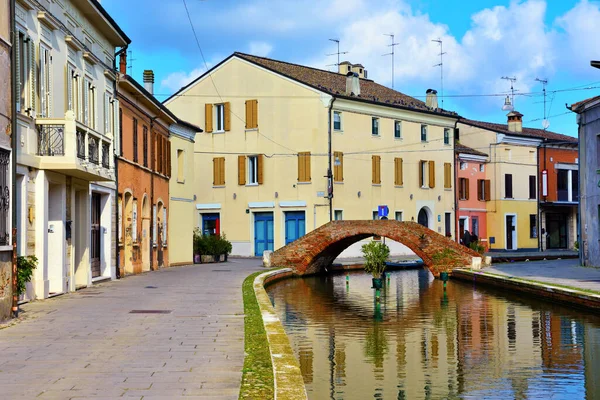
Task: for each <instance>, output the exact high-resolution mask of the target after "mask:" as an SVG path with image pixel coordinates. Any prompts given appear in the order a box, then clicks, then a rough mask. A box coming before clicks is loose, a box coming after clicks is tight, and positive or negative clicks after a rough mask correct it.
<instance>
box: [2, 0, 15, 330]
mask: <svg viewBox="0 0 600 400" xmlns="http://www.w3.org/2000/svg"><path fill="white" fill-rule="evenodd" d="M13 18H14V13H13V12H12V10H11V7H10V0H0V132H1V133H2V134H0V193H1V195H0V321H2V320H4V319H6V318H8V317H10V313H11V309H12V303H13V297H12V296H13V291H12V287H13V286H12V276H13V274H12V254H13V252H12V239H13V237H12V222H11V221H12V208H11V207H12V204H13V198H12V195H13V193H12V182H13V177H12V170H13V168H12V163H13V157H12V143H11V139H12V137H13V135H14V128H15V126H14V121H13V116H12V113H13V110H14V105H13V101H12V100H13V96H12V90H13V73H12V67H13V64H12V56H13V51H14V47H13V39H12V35H11V30H12V24H13V22H14V21H13Z"/></svg>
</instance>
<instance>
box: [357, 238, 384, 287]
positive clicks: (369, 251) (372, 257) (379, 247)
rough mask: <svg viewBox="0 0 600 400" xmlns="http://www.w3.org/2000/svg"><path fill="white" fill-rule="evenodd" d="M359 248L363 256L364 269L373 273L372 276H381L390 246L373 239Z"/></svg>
mask: <svg viewBox="0 0 600 400" xmlns="http://www.w3.org/2000/svg"><path fill="white" fill-rule="evenodd" d="M361 250H362V254H363V257H364V258H365V271H366V272H368V273H370V274H371V275H373V278H381V275H382V274H383V271H385V262H386V261H387V259H388V257H389V255H390V248H389V247H387V245H385V244H383V243H381V242H376V241H373V242H369V243H367V244H363V246H362V248H361Z"/></svg>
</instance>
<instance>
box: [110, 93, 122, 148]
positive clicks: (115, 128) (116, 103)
mask: <svg viewBox="0 0 600 400" xmlns="http://www.w3.org/2000/svg"><path fill="white" fill-rule="evenodd" d="M120 134H121V133H120V132H119V100H117V99H114V103H113V131H112V138H113V148H114V150H115V154H121V148H120V147H119V146H121V144H120V139H121V138H120V137H119V135H120Z"/></svg>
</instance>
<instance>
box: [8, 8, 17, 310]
mask: <svg viewBox="0 0 600 400" xmlns="http://www.w3.org/2000/svg"><path fill="white" fill-rule="evenodd" d="M9 8H10V10H9V15H10V21H11V22H10V33H11V35H10V36H11V46H10V61H11V62H10V64H11V65H10V68H11V77H12V81H11V85H10V86H11V88H10V93H11V107H10V114H11V122H10V133H11V135H10V141H11V160H12V164H11V179H12V182H11V187H12V188H11V190H12V194H11V197H12V198H11V203H12V210H11V211H12V212H11V217H12V218H11V219H12V223H11V226H12V295H13V301H12V313H13V317H15V318H17V317H18V316H19V296H18V295H17V207H16V204H15V201H14V199H15V193H16V190H17V182H16V181H17V180H16V177H17V107H16V99H17V80H16V79H15V77H16V76H17V60H16V57H17V53H16V51H15V46H16V44H17V42H18V40H17V39H18V36H17V27H16V24H15V8H16V7H15V0H10V5H9Z"/></svg>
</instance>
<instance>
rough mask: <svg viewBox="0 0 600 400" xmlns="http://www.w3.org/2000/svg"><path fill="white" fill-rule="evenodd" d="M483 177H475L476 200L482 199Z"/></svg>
mask: <svg viewBox="0 0 600 400" xmlns="http://www.w3.org/2000/svg"><path fill="white" fill-rule="evenodd" d="M482 182H483V179H477V200H483V185H482Z"/></svg>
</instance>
